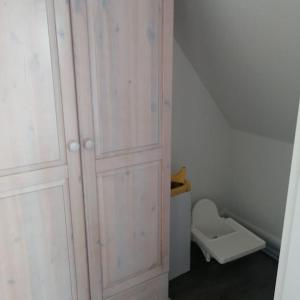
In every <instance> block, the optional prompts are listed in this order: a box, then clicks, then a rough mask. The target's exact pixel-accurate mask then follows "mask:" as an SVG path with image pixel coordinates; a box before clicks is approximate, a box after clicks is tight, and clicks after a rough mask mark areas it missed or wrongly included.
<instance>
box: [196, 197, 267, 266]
mask: <svg viewBox="0 0 300 300" xmlns="http://www.w3.org/2000/svg"><path fill="white" fill-rule="evenodd" d="M192 239H193V241H194V242H196V243H197V244H198V246H199V247H200V248H201V250H202V252H203V254H204V256H205V258H206V260H207V261H208V262H209V261H210V259H211V257H213V258H214V259H215V260H216V261H218V262H219V263H220V264H225V263H227V262H230V261H233V260H235V259H238V258H240V257H243V256H246V255H248V254H251V253H254V252H256V251H259V250H262V249H264V248H265V247H266V242H265V241H264V240H262V239H261V238H259V237H258V236H256V235H255V234H254V233H252V232H251V231H249V230H248V229H246V228H245V227H244V226H242V225H240V224H239V223H237V222H236V221H234V220H233V219H231V218H222V217H220V215H219V213H218V209H217V206H216V205H215V203H214V202H213V201H211V200H209V199H203V200H199V201H198V202H197V203H196V204H195V206H194V208H193V212H192Z"/></svg>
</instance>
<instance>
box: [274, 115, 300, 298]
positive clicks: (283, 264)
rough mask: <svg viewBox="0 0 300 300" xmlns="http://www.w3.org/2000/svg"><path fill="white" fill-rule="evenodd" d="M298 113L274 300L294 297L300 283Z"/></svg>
mask: <svg viewBox="0 0 300 300" xmlns="http://www.w3.org/2000/svg"><path fill="white" fill-rule="evenodd" d="M299 187H300V117H299V114H298V123H297V128H296V139H295V145H294V153H293V160H292V168H291V176H290V184H289V191H288V199H287V205H286V212H285V221H284V228H283V236H282V242H281V252H280V258H279V268H278V274H277V283H276V290H275V298H274V299H275V300H296V299H298V298H299V293H300V286H299V278H300V269H299V265H300V255H299V253H300V240H299V235H300V218H299V216H300V190H299Z"/></svg>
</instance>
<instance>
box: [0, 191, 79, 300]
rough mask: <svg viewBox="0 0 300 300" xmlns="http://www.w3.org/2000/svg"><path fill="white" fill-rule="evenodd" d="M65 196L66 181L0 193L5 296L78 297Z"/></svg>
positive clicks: (0, 289) (0, 283) (0, 273)
mask: <svg viewBox="0 0 300 300" xmlns="http://www.w3.org/2000/svg"><path fill="white" fill-rule="evenodd" d="M0 197H1V196H0ZM64 198H67V195H64V190H63V186H57V187H52V188H48V189H47V188H46V189H43V190H37V191H31V192H28V193H22V194H19V195H14V196H10V197H5V198H2V197H1V200H0V237H1V243H0V257H1V268H0V296H1V299H25V300H27V299H28V300H31V299H49V300H50V299H74V298H76V290H74V289H75V278H74V274H75V273H74V272H75V269H74V264H71V263H70V258H71V259H73V257H72V256H71V257H69V256H70V254H71V255H72V254H73V253H72V251H71V252H69V249H70V250H71V249H72V247H69V243H70V242H71V238H70V231H71V227H70V215H69V213H68V212H69V209H68V207H65V206H66V203H65V200H64ZM66 214H68V215H66ZM54 220H55V222H53V221H54ZM72 285H74V286H72ZM74 292H75V294H74Z"/></svg>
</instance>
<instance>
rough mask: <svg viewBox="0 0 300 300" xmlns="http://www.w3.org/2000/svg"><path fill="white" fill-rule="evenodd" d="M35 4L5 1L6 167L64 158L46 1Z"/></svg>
mask: <svg viewBox="0 0 300 300" xmlns="http://www.w3.org/2000/svg"><path fill="white" fill-rule="evenodd" d="M35 2H36V1H33V0H32V1H26V4H25V2H24V4H20V1H14V0H13V1H4V0H1V1H0V7H1V9H0V27H1V30H2V32H1V35H0V48H1V52H0V65H1V72H0V128H1V139H0V149H1V156H0V165H1V171H3V170H7V169H12V168H14V169H15V168H18V167H23V166H28V165H36V164H42V163H47V162H53V161H58V160H63V159H64V157H63V155H62V153H61V150H62V149H63V145H62V144H61V143H60V141H59V138H62V135H63V132H62V124H59V123H58V122H57V114H56V106H57V105H59V99H57V100H58V101H56V95H55V90H54V89H53V83H54V82H53V75H52V72H53V71H54V70H53V69H52V61H51V53H50V40H51V39H52V36H50V35H49V33H48V23H47V10H46V3H45V1H40V2H39V3H38V4H36V3H35ZM51 42H53V40H52V41H51ZM53 55H54V56H55V55H57V53H53ZM54 76H57V74H54ZM58 109H59V108H58ZM49 124H51V125H50V126H49Z"/></svg>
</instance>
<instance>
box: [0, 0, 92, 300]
mask: <svg viewBox="0 0 300 300" xmlns="http://www.w3.org/2000/svg"><path fill="white" fill-rule="evenodd" d="M70 25H71V19H70V6H69V1H61V0H24V1H19V0H9V1H5V0H0V28H1V33H0V49H1V50H0V65H1V69H0V299H1V300H19V299H24V300H40V299H42V300H52V299H55V300H71V299H72V300H88V299H89V290H88V288H89V286H88V271H87V255H86V243H85V227H84V225H85V224H84V211H83V196H82V195H83V193H82V179H81V169H80V153H79V152H77V153H71V152H69V151H67V147H66V144H67V143H68V142H69V141H71V140H75V141H76V140H79V137H78V127H77V108H76V94H75V80H74V66H73V50H72V38H71V27H70ZM75 265H76V272H75Z"/></svg>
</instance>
